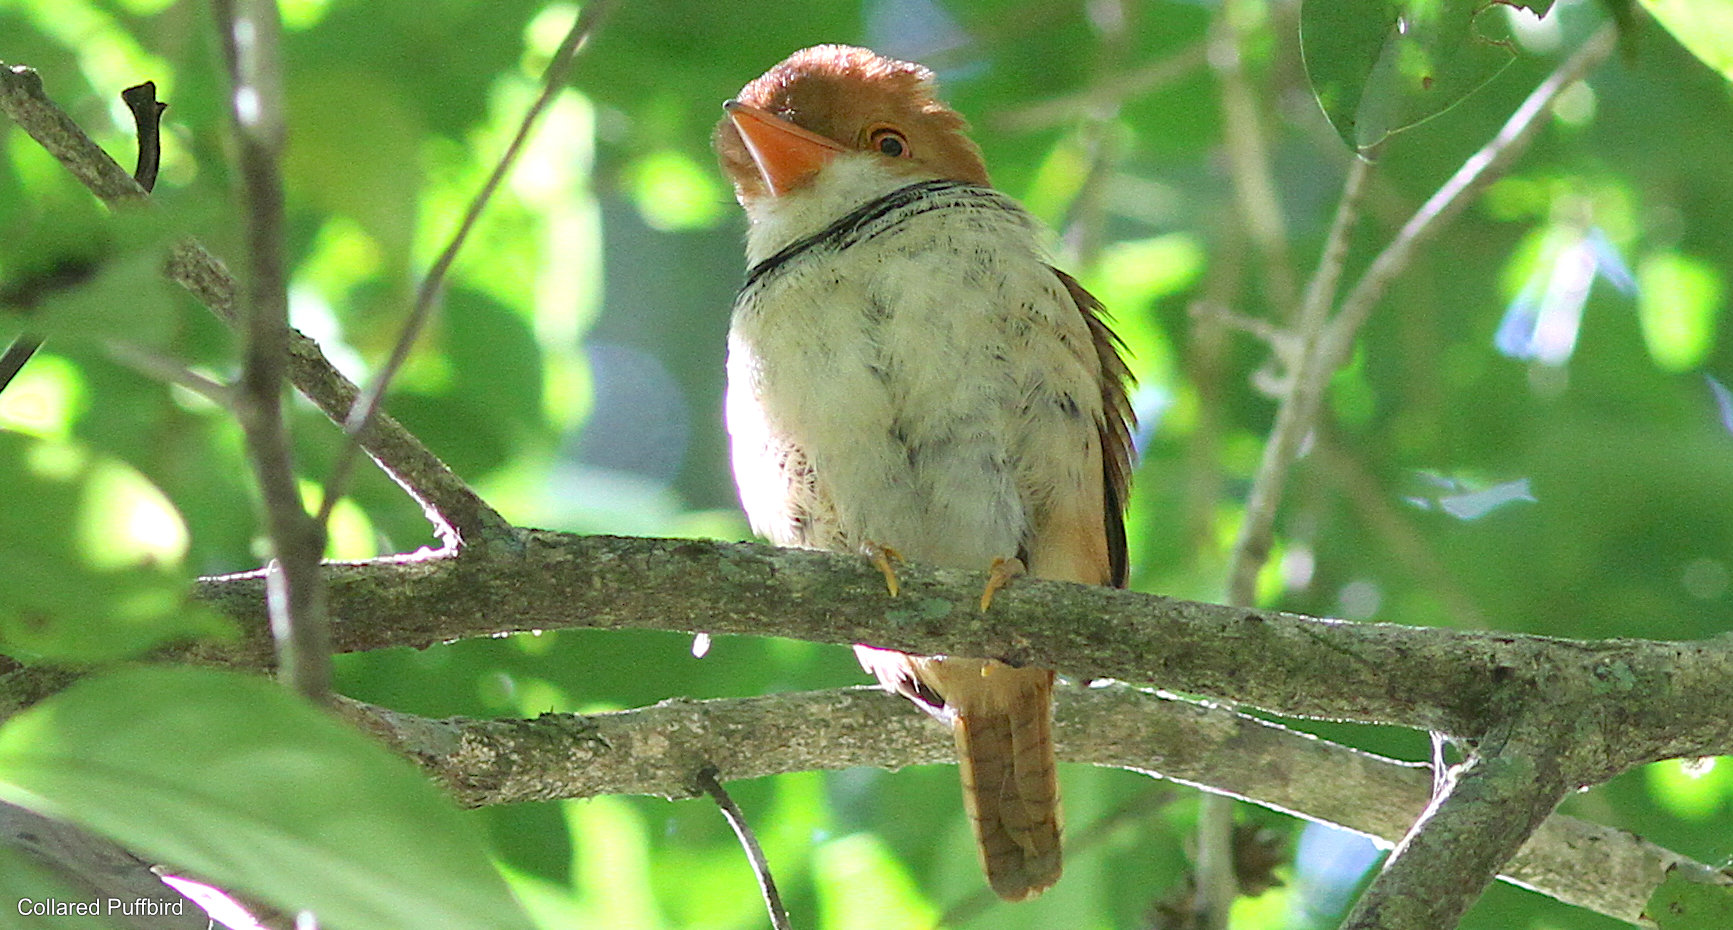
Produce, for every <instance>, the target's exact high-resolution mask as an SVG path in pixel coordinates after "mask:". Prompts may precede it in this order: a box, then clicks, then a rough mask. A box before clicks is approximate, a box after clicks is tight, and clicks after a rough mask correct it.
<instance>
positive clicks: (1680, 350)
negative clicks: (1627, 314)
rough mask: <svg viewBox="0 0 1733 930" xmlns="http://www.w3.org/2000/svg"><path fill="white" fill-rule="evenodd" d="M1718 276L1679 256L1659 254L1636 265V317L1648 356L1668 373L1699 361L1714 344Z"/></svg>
mask: <svg viewBox="0 0 1733 930" xmlns="http://www.w3.org/2000/svg"><path fill="white" fill-rule="evenodd" d="M1723 292H1724V288H1723V287H1722V286H1721V273H1720V272H1719V271H1718V270H1717V269H1716V268H1715V266H1713V265H1711V264H1709V263H1707V262H1704V261H1700V260H1698V259H1695V258H1691V257H1690V256H1687V255H1682V254H1680V253H1678V252H1657V253H1655V254H1653V255H1649V256H1646V257H1645V258H1644V259H1643V261H1642V264H1640V265H1638V266H1637V319H1638V321H1639V322H1641V323H1642V327H1643V342H1644V343H1645V344H1647V345H1648V347H1649V357H1650V358H1652V359H1654V360H1655V364H1657V365H1659V366H1661V367H1662V368H1665V369H1667V370H1668V371H1689V370H1690V369H1692V368H1695V367H1697V366H1698V365H1700V364H1702V363H1703V360H1704V358H1705V357H1707V356H1708V354H1709V350H1710V349H1711V348H1713V347H1714V344H1715V317H1716V316H1717V315H1718V314H1719V313H1720V311H1721V298H1722V294H1723Z"/></svg>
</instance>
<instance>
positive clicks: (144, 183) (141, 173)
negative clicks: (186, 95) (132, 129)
mask: <svg viewBox="0 0 1733 930" xmlns="http://www.w3.org/2000/svg"><path fill="white" fill-rule="evenodd" d="M120 99H121V100H122V101H123V102H125V104H126V108H127V109H128V110H129V111H131V112H132V122H133V125H135V126H137V127H138V167H136V168H134V169H132V179H133V180H134V181H137V182H138V186H139V187H142V188H144V189H145V192H146V193H149V192H151V191H153V190H156V176H157V172H158V171H159V170H161V168H162V111H164V110H166V109H168V104H166V103H163V102H162V101H160V100H158V99H156V82H155V81H145V82H144V83H143V84H135V85H133V86H132V87H128V88H127V89H126V90H123V91H121V92H120Z"/></svg>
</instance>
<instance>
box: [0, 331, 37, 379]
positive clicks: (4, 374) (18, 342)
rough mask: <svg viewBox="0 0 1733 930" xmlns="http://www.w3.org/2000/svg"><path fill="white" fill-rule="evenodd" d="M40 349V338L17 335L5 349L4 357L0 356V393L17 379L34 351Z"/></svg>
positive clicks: (29, 334)
mask: <svg viewBox="0 0 1733 930" xmlns="http://www.w3.org/2000/svg"><path fill="white" fill-rule="evenodd" d="M40 348H42V337H41V336H38V335H35V334H34V333H19V334H18V336H17V338H15V339H13V340H12V344H11V345H9V346H7V347H6V352H5V354H4V355H0V391H4V390H6V388H7V386H8V385H10V384H11V383H12V379H13V378H16V377H18V371H19V369H21V368H23V367H24V364H25V363H26V362H28V361H30V357H31V356H33V355H35V354H36V350H37V349H40Z"/></svg>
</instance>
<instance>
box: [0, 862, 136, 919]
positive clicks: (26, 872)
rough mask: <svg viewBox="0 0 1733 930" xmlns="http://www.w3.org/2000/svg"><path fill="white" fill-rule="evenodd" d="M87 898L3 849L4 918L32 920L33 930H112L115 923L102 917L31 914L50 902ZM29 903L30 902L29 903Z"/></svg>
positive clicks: (0, 905) (0, 902)
mask: <svg viewBox="0 0 1733 930" xmlns="http://www.w3.org/2000/svg"><path fill="white" fill-rule="evenodd" d="M86 900H88V898H87V897H85V896H83V895H81V894H80V893H79V892H77V891H74V890H73V889H72V888H70V887H69V886H67V885H66V884H65V883H63V882H61V881H60V880H59V879H57V878H55V877H54V876H53V875H51V874H50V873H49V872H48V870H47V869H44V868H42V867H41V866H38V865H37V864H36V863H35V862H34V861H32V860H31V859H30V858H29V857H28V856H26V855H24V854H23V853H22V852H19V851H18V850H16V849H13V848H10V847H7V846H0V915H5V916H6V917H11V916H12V915H13V914H18V915H19V916H25V917H28V918H29V920H28V921H27V924H28V926H29V927H30V928H31V930H36V928H42V930H112V928H113V927H114V924H112V923H109V922H108V921H106V920H103V919H102V918H100V917H92V916H85V915H78V914H67V915H60V914H52V913H46V912H45V913H42V914H36V913H27V912H26V910H22V909H28V910H30V911H33V910H34V909H35V906H36V905H38V904H43V903H45V902H50V901H64V902H79V903H82V902H84V901H86ZM27 902H28V903H27Z"/></svg>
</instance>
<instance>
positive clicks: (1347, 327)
mask: <svg viewBox="0 0 1733 930" xmlns="http://www.w3.org/2000/svg"><path fill="white" fill-rule="evenodd" d="M1616 40H1617V33H1616V30H1615V28H1614V27H1613V26H1612V24H1610V23H1609V24H1608V25H1606V26H1604V27H1602V28H1601V29H1600V30H1599V31H1598V32H1596V33H1595V34H1594V36H1593V37H1591V38H1590V39H1589V40H1588V41H1587V42H1585V43H1584V44H1583V46H1582V48H1580V49H1578V50H1577V51H1576V53H1575V54H1573V55H1571V57H1570V58H1568V59H1566V60H1565V61H1564V62H1563V63H1562V64H1560V65H1559V66H1558V68H1557V69H1555V70H1554V71H1553V73H1552V74H1551V75H1549V76H1548V77H1547V79H1546V80H1544V81H1542V82H1541V84H1540V85H1539V86H1538V87H1536V88H1535V89H1534V91H1533V92H1532V93H1530V94H1529V96H1528V98H1527V99H1526V100H1524V101H1523V103H1522V105H1521V106H1519V107H1517V109H1516V112H1515V113H1513V114H1511V117H1510V119H1509V120H1507V121H1506V122H1505V124H1504V127H1503V128H1502V129H1500V130H1499V132H1498V134H1497V135H1496V136H1494V137H1493V139H1492V140H1491V141H1490V142H1488V143H1487V144H1486V145H1485V146H1484V147H1482V148H1481V149H1480V151H1478V152H1476V153H1474V155H1472V156H1471V157H1470V158H1469V159H1468V160H1467V161H1466V162H1464V163H1463V165H1462V167H1461V168H1460V169H1458V170H1457V172H1456V174H1455V175H1453V176H1452V177H1451V178H1450V179H1449V180H1448V181H1446V182H1445V183H1444V185H1443V186H1441V187H1440V188H1439V189H1438V190H1437V192H1436V193H1434V194H1433V195H1432V196H1431V197H1430V198H1428V199H1427V201H1426V203H1424V204H1423V205H1421V207H1420V209H1418V210H1416V211H1415V213H1414V215H1413V216H1412V217H1410V218H1409V220H1408V221H1407V222H1406V223H1404V224H1403V226H1402V228H1401V230H1399V231H1398V232H1397V234H1396V236H1395V237H1394V238H1392V239H1391V241H1390V243H1389V244H1388V245H1386V246H1385V247H1384V249H1383V250H1382V251H1381V252H1379V254H1378V256H1377V257H1376V258H1375V259H1373V261H1372V264H1371V265H1370V266H1369V267H1368V268H1367V269H1366V272H1365V273H1364V274H1362V275H1361V276H1360V279H1359V281H1358V282H1356V284H1355V285H1354V287H1353V289H1352V290H1350V291H1349V292H1348V295H1347V296H1346V297H1344V298H1343V299H1342V301H1341V304H1340V308H1339V309H1338V310H1337V312H1336V314H1335V315H1334V316H1330V315H1329V308H1330V306H1331V305H1332V303H1334V300H1333V298H1334V291H1335V290H1336V287H1337V281H1338V280H1339V278H1340V275H1341V271H1342V258H1343V255H1344V254H1345V251H1346V236H1347V231H1348V228H1349V227H1351V226H1352V221H1353V217H1354V215H1355V212H1356V208H1355V204H1356V203H1357V201H1358V197H1359V191H1360V190H1361V189H1362V188H1363V187H1364V184H1365V179H1366V176H1367V174H1368V173H1369V171H1370V168H1369V167H1368V165H1367V164H1366V163H1365V162H1363V161H1360V160H1356V161H1355V162H1353V163H1352V165H1351V166H1350V169H1349V175H1348V183H1347V185H1346V186H1345V188H1344V191H1343V197H1342V202H1341V205H1340V206H1339V207H1338V209H1337V213H1336V220H1335V222H1334V223H1333V224H1332V228H1331V234H1330V242H1329V244H1328V245H1326V246H1325V251H1324V257H1323V260H1322V261H1321V262H1320V263H1319V267H1318V271H1317V273H1316V274H1315V275H1314V276H1313V278H1312V282H1311V284H1310V285H1309V286H1308V288H1307V294H1306V298H1305V300H1304V303H1303V304H1302V310H1301V321H1300V332H1299V333H1298V335H1299V336H1300V338H1301V340H1302V345H1303V348H1302V350H1301V351H1299V352H1298V353H1297V354H1298V359H1299V363H1298V365H1297V367H1296V368H1295V369H1294V370H1293V371H1292V372H1290V374H1289V380H1288V385H1287V392H1286V394H1285V395H1284V396H1283V398H1282V403H1281V406H1280V407H1279V409H1278V410H1277V412H1276V422H1275V425H1274V426H1273V427H1272V428H1271V431H1270V439H1269V441H1268V442H1267V443H1266V444H1265V446H1264V456H1263V459H1262V460H1261V461H1260V462H1259V464H1258V473H1257V476H1256V478H1255V479H1254V480H1253V482H1252V490H1251V494H1250V496H1249V498H1248V500H1247V503H1246V518H1245V521H1244V522H1243V523H1242V524H1241V527H1240V533H1239V536H1238V538H1237V539H1236V540H1235V542H1234V553H1233V557H1232V560H1231V563H1232V574H1231V576H1230V580H1229V585H1228V599H1229V600H1230V601H1232V602H1234V603H1239V604H1246V603H1250V602H1251V600H1250V599H1251V597H1252V595H1254V594H1255V593H1256V588H1257V576H1258V572H1259V571H1261V570H1262V568H1263V565H1264V562H1265V561H1266V560H1267V559H1268V557H1269V551H1270V546H1271V541H1272V536H1273V528H1274V525H1275V515H1276V511H1277V510H1278V509H1279V508H1280V506H1281V498H1282V492H1283V490H1284V487H1285V485H1286V483H1287V478H1288V472H1289V471H1290V469H1291V468H1292V466H1293V463H1294V460H1295V459H1296V458H1297V457H1298V455H1299V451H1300V446H1301V444H1302V442H1303V441H1304V440H1305V438H1306V436H1307V435H1308V434H1309V433H1310V432H1311V429H1312V426H1313V425H1314V423H1315V422H1316V419H1317V415H1318V409H1319V407H1320V405H1321V404H1322V401H1323V397H1324V390H1325V388H1326V387H1327V385H1328V384H1329V380H1330V377H1331V375H1333V374H1334V373H1335V371H1336V369H1337V367H1339V366H1340V365H1341V364H1342V362H1343V361H1344V360H1345V359H1346V358H1347V355H1348V351H1349V349H1351V348H1352V347H1353V344H1354V339H1355V338H1356V337H1357V336H1358V335H1359V332H1360V327H1361V326H1362V325H1364V324H1365V322H1366V320H1367V318H1368V317H1370V316H1371V314H1372V310H1373V308H1374V307H1376V306H1377V304H1378V301H1379V300H1380V299H1382V297H1383V296H1384V291H1385V289H1386V288H1388V287H1389V285H1390V282H1391V281H1393V280H1395V279H1396V277H1397V276H1398V275H1400V274H1401V273H1402V272H1403V271H1405V270H1407V268H1408V266H1409V264H1410V263H1411V262H1412V261H1413V258H1414V255H1415V254H1416V249H1417V247H1418V246H1419V245H1420V244H1421V243H1423V242H1425V241H1426V240H1427V239H1429V238H1430V237H1431V236H1432V235H1434V234H1435V233H1436V232H1437V231H1438V230H1439V229H1441V228H1442V227H1443V225H1444V224H1445V223H1446V222H1448V221H1449V220H1451V219H1453V218H1455V216H1456V215H1457V214H1458V213H1460V212H1461V211H1462V210H1463V208H1464V207H1466V206H1467V205H1468V204H1469V203H1471V202H1472V201H1473V199H1474V198H1475V197H1476V196H1478V195H1479V194H1480V192H1481V191H1483V190H1485V189H1486V187H1487V185H1489V184H1491V183H1492V182H1493V181H1494V180H1496V179H1498V178H1499V177H1502V176H1503V175H1504V173H1505V172H1506V171H1508V170H1509V169H1510V166H1511V164H1512V163H1514V162H1515V160H1516V158H1517V156H1519V155H1520V154H1522V152H1523V151H1525V150H1526V149H1527V148H1528V144H1529V143H1530V142H1532V141H1533V140H1534V137H1535V135H1536V133H1538V132H1539V131H1540V128H1541V126H1542V125H1544V124H1543V123H1542V122H1541V120H1540V118H1539V117H1540V116H1541V115H1542V114H1544V113H1546V112H1547V111H1548V109H1549V108H1550V107H1551V106H1552V103H1553V101H1554V100H1556V99H1558V95H1559V93H1560V92H1562V91H1563V90H1565V89H1566V88H1567V87H1569V86H1570V85H1572V84H1574V83H1575V82H1577V81H1578V80H1581V79H1582V77H1583V75H1585V74H1587V73H1588V72H1589V70H1590V69H1592V68H1593V67H1594V66H1595V65H1597V64H1599V63H1600V62H1601V61H1603V60H1604V59H1605V58H1606V57H1607V55H1608V54H1610V53H1611V52H1612V50H1613V47H1614V45H1615V43H1616Z"/></svg>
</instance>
